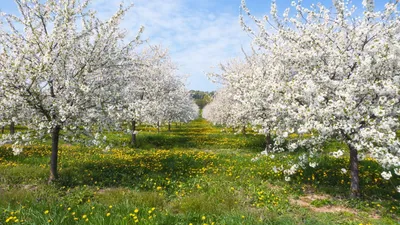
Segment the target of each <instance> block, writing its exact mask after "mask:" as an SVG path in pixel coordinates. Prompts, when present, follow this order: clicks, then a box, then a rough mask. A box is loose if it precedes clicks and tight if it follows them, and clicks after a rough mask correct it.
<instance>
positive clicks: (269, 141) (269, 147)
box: [265, 133, 274, 152]
mask: <svg viewBox="0 0 400 225" xmlns="http://www.w3.org/2000/svg"><path fill="white" fill-rule="evenodd" d="M265 144H266V145H265V150H266V151H267V152H269V151H271V150H272V147H273V146H274V142H273V140H272V136H271V134H270V133H268V134H267V135H266V136H265Z"/></svg>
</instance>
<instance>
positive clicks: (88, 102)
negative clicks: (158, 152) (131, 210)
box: [0, 0, 140, 182]
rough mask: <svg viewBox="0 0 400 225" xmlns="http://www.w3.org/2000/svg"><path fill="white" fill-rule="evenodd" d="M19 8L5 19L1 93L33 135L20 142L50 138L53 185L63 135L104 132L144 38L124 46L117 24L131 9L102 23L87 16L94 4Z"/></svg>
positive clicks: (31, 3) (27, 3)
mask: <svg viewBox="0 0 400 225" xmlns="http://www.w3.org/2000/svg"><path fill="white" fill-rule="evenodd" d="M15 3H16V4H17V6H18V8H19V14H18V15H11V14H6V13H2V14H1V24H0V51H1V52H0V74H1V84H0V89H1V90H3V91H4V93H6V95H8V96H9V97H8V98H7V99H9V101H18V102H17V105H19V106H21V112H19V113H24V115H25V118H24V121H23V123H24V124H26V125H27V126H28V128H29V131H28V132H26V133H24V134H21V135H16V136H18V137H20V141H23V140H31V139H32V138H33V137H36V138H37V137H42V136H44V135H45V134H51V136H52V150H51V157H50V177H49V182H52V181H53V180H55V179H57V177H58V173H57V158H58V143H59V136H60V132H61V131H63V132H62V135H63V136H65V137H68V136H75V135H78V134H81V133H86V134H88V133H91V131H90V130H91V128H92V125H93V124H95V123H96V124H97V126H96V127H97V128H98V127H101V126H103V125H104V124H105V123H106V122H107V121H109V120H108V119H107V116H108V115H109V114H110V112H108V110H109V109H111V107H110V104H113V103H115V98H117V97H118V93H119V88H120V87H121V85H123V84H121V81H124V80H123V79H121V76H122V75H123V71H124V70H125V69H126V68H127V67H131V66H132V60H131V57H130V55H131V54H130V52H131V51H133V50H134V47H135V46H136V45H137V42H138V38H139V37H137V38H136V39H134V40H133V41H131V42H128V43H126V40H124V37H125V32H124V31H122V30H121V29H120V28H119V23H120V21H121V20H122V18H123V16H124V14H125V13H126V11H127V10H128V9H129V7H128V8H124V7H122V5H121V7H120V9H119V10H118V11H117V12H116V13H115V14H114V15H113V16H112V17H111V18H110V19H108V20H101V19H99V18H97V17H96V13H95V12H94V11H92V10H89V9H88V5H89V4H90V1H89V0H84V1H82V2H81V1H79V0H68V1H67V0H48V1H46V2H42V1H38V0H15ZM139 33H140V32H139ZM30 131H32V132H30ZM98 138H99V137H98V135H96V139H98ZM93 143H98V140H95V141H94V142H93Z"/></svg>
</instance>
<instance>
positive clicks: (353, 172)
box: [348, 144, 360, 198]
mask: <svg viewBox="0 0 400 225" xmlns="http://www.w3.org/2000/svg"><path fill="white" fill-rule="evenodd" d="M348 146H349V149H350V179H351V182H350V198H359V197H360V176H359V171H358V157H357V155H358V152H357V149H356V148H355V147H354V146H353V145H352V144H348Z"/></svg>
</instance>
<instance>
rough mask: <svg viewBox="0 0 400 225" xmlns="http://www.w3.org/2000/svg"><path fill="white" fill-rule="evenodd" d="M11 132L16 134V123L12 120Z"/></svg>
mask: <svg viewBox="0 0 400 225" xmlns="http://www.w3.org/2000/svg"><path fill="white" fill-rule="evenodd" d="M10 134H11V135H13V134H15V123H14V122H11V124H10Z"/></svg>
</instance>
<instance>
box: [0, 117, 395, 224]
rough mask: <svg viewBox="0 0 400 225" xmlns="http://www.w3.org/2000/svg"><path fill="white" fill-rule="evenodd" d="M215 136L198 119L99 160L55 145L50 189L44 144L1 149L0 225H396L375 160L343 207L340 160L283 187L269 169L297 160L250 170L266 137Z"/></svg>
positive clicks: (142, 137) (98, 154) (390, 190)
mask: <svg viewBox="0 0 400 225" xmlns="http://www.w3.org/2000/svg"><path fill="white" fill-rule="evenodd" d="M222 129H223V128H220V127H214V126H212V125H210V124H209V123H208V122H207V121H205V120H202V119H198V120H195V121H193V122H191V123H189V124H184V125H181V126H178V127H175V125H173V126H172V132H167V131H166V129H165V128H163V130H162V132H161V133H159V134H157V133H156V130H155V129H154V128H152V127H144V126H140V127H139V130H140V132H139V134H138V143H137V146H136V147H128V146H127V144H126V143H128V142H129V135H125V134H122V133H109V134H107V135H108V141H109V142H112V143H113V144H114V145H115V146H117V147H116V148H115V149H113V150H112V151H110V152H106V153H104V152H103V151H102V149H96V148H88V147H84V146H80V145H68V144H62V145H61V147H60V164H59V170H60V179H59V181H57V182H56V183H55V184H53V185H47V184H46V183H47V182H46V181H47V178H48V170H49V168H48V167H49V166H48V163H49V154H50V145H49V144H36V145H34V146H30V147H27V148H25V150H24V152H23V153H22V154H21V155H19V156H14V155H13V154H12V151H11V150H10V146H4V147H1V148H0V224H15V223H18V224H38V225H39V224H104V225H108V224H166V225H167V224H168V225H169V224H186V225H188V224H193V225H194V224H208V225H211V224H228V225H230V224H313V225H316V224H357V225H358V224H400V222H399V221H400V201H399V200H400V195H399V193H396V192H395V187H396V186H397V185H400V180H399V178H398V177H394V178H392V179H391V180H390V181H386V180H384V179H382V177H381V175H380V173H381V172H382V171H383V170H382V168H381V167H380V166H379V165H378V164H377V163H375V162H374V161H373V160H366V161H364V162H362V163H361V165H360V171H361V177H362V183H361V185H362V189H363V196H364V197H363V198H362V199H360V200H349V199H348V198H347V196H348V190H349V182H350V179H349V174H348V173H347V174H343V173H342V172H341V171H340V168H347V165H348V159H347V158H346V157H344V158H340V159H336V158H332V157H330V156H325V157H322V158H320V159H319V166H318V167H316V168H315V169H313V168H308V169H301V170H300V171H299V173H298V175H297V176H295V177H293V178H292V180H291V181H290V182H286V181H284V176H283V174H282V172H278V173H274V172H273V171H272V167H274V166H281V165H285V164H286V163H287V162H289V161H291V160H293V159H295V158H297V157H298V156H299V153H296V154H295V153H293V154H287V153H285V154H283V153H282V154H276V155H275V157H274V158H273V159H272V158H271V157H264V158H261V159H260V160H258V161H255V162H253V161H252V159H253V158H254V157H256V156H257V154H258V153H259V152H261V151H262V150H263V149H264V137H263V136H259V135H255V134H247V135H242V134H232V133H229V132H221V130H222ZM124 143H125V144H124ZM338 147H343V146H341V144H340V143H336V142H330V143H327V144H326V146H325V148H326V151H327V152H328V151H334V150H335V149H337V148H338Z"/></svg>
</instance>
